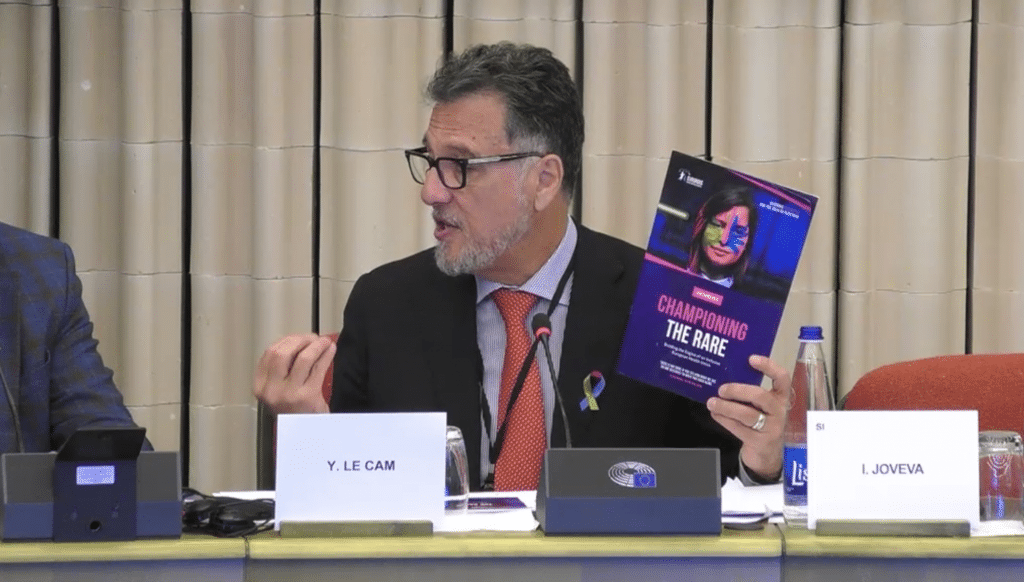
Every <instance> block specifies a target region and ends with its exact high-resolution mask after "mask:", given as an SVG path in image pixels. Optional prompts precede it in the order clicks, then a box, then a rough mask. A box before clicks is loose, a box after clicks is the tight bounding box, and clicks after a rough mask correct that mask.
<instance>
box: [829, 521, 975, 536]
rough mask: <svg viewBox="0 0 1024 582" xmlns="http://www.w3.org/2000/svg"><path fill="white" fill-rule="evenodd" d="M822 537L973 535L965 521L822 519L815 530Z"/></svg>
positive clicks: (969, 525)
mask: <svg viewBox="0 0 1024 582" xmlns="http://www.w3.org/2000/svg"><path fill="white" fill-rule="evenodd" d="M814 533H815V535H819V536H914V537H956V538H966V537H970V536H971V524H970V523H969V522H967V521H963V520H901V519H886V520H879V519H819V520H818V522H817V524H816V527H815V530H814Z"/></svg>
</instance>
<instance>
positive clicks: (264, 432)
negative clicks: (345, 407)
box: [256, 333, 338, 491]
mask: <svg viewBox="0 0 1024 582" xmlns="http://www.w3.org/2000/svg"><path fill="white" fill-rule="evenodd" d="M327 337H329V338H331V340H332V341H334V342H337V341H338V334H336V333H332V334H328V336H327ZM333 386H334V360H331V364H330V365H329V366H328V367H327V374H326V375H325V376H324V383H323V384H322V385H321V387H320V388H321V391H322V392H323V395H324V400H325V401H326V402H327V403H328V404H330V403H331V393H332V391H333V390H332V388H333ZM276 425H277V422H276V420H275V417H274V415H273V414H271V412H270V411H269V410H267V407H265V406H263V403H262V402H258V403H257V404H256V489H259V490H261V491H269V490H272V489H274V476H275V470H276V469H275V462H274V460H275V454H274V445H275V443H276V440H275V434H276V430H275V429H276Z"/></svg>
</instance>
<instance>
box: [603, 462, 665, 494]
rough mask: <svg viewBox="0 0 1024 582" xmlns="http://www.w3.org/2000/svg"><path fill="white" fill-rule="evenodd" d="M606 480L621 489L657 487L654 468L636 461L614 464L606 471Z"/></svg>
mask: <svg viewBox="0 0 1024 582" xmlns="http://www.w3.org/2000/svg"><path fill="white" fill-rule="evenodd" d="M608 478H609V479H611V480H612V483H615V484H616V485H621V486H622V487H631V488H638V489H653V488H654V487H657V486H658V473H657V472H656V471H655V470H654V467H651V466H650V465H645V464H644V463H639V462H637V461H623V462H621V463H615V464H614V465H612V466H611V467H610V468H609V469H608Z"/></svg>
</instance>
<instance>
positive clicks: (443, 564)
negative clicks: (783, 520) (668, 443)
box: [245, 527, 782, 582]
mask: <svg viewBox="0 0 1024 582" xmlns="http://www.w3.org/2000/svg"><path fill="white" fill-rule="evenodd" d="M781 559H782V538H781V536H780V534H779V531H778V529H777V528H774V527H769V528H766V529H764V530H762V531H752V532H737V531H730V530H725V531H724V532H723V533H722V535H721V537H706V536H704V537H685V536H657V537H618V536H591V537H574V536H550V537H549V536H545V535H544V534H543V533H540V532H529V533H517V534H508V533H501V534H498V533H469V534H439V535H435V536H433V537H423V538H389V539H369V538H359V539H347V540H346V539H301V538H289V539H281V538H273V537H269V536H257V537H255V538H252V539H251V540H250V541H249V559H248V560H247V561H246V565H245V568H246V576H245V579H246V580H247V581H251V582H306V581H308V582H323V581H324V580H345V581H373V582H380V581H381V580H399V581H406V580H408V581H414V580H415V581H428V580H429V581H432V580H437V581H452V582H460V581H466V582H470V581H473V582H476V581H484V580H501V581H509V580H517V581H518V580H522V581H524V582H525V581H534V580H559V581H563V580H564V581H569V582H572V581H580V582H611V581H623V582H625V581H629V582H635V581H637V580H644V581H654V580H693V581H697V582H701V581H708V582H710V581H736V582H741V581H748V580H749V581H754V582H768V581H775V582H778V581H780V580H781V576H782V572H781Z"/></svg>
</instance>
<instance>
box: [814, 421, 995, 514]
mask: <svg viewBox="0 0 1024 582" xmlns="http://www.w3.org/2000/svg"><path fill="white" fill-rule="evenodd" d="M807 475H808V481H807V527H808V528H809V529H815V527H816V524H817V521H818V520H826V519H827V520H849V521H854V520H894V521H897V520H899V521H907V522H912V521H937V520H943V521H966V522H969V523H970V526H971V529H975V528H976V527H977V526H978V521H979V519H978V518H979V514H978V512H979V508H978V412H977V411H974V410H899V411H881V410H878V411H859V410H844V411H828V412H826V411H810V412H808V413H807Z"/></svg>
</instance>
